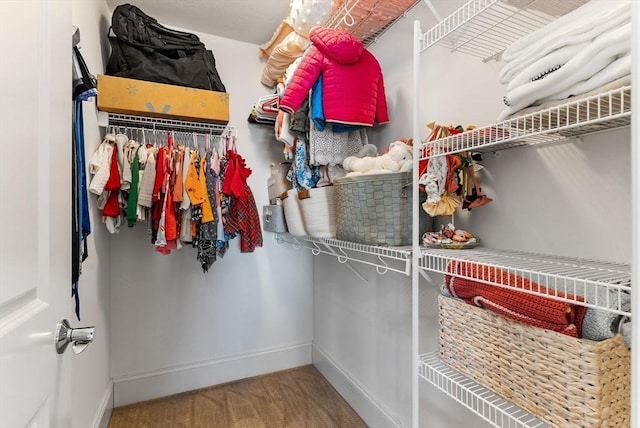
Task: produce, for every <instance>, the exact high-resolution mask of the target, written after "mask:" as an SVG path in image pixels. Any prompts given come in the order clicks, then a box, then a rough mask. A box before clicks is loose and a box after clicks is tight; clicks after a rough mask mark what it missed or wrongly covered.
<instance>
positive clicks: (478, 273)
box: [418, 248, 631, 317]
mask: <svg viewBox="0 0 640 428" xmlns="http://www.w3.org/2000/svg"><path fill="white" fill-rule="evenodd" d="M453 261H459V262H470V263H469V264H468V265H463V266H462V267H461V268H460V269H458V271H457V272H456V273H451V274H449V275H452V276H456V277H460V278H468V279H472V280H474V281H477V282H480V283H484V284H489V285H494V286H498V287H502V288H508V289H514V288H516V289H517V290H518V291H520V292H523V293H527V294H531V295H537V296H542V297H547V298H551V299H554V300H559V301H563V302H567V303H572V304H576V305H581V306H586V307H588V308H594V309H601V310H605V311H608V312H612V313H615V314H618V315H625V316H628V317H631V307H630V293H631V267H630V266H629V265H627V264H622V263H611V262H604V261H599V260H588V259H578V258H570V257H557V256H549V255H542V254H533V253H524V252H515V251H501V250H489V249H485V248H481V249H466V250H440V249H427V248H424V249H423V250H422V254H421V255H420V258H419V261H418V266H419V268H420V269H424V270H427V271H431V272H438V273H442V274H447V266H449V264H450V263H451V262H453ZM465 266H468V267H469V268H470V269H469V270H467V269H466V268H465ZM472 267H473V270H471V268H472ZM495 269H499V270H500V271H501V273H504V274H501V275H494V274H493V272H494V270H495ZM510 275H513V276H510ZM495 278H500V279H501V281H502V282H501V283H498V282H497V281H496V279H495ZM539 285H541V286H544V287H546V288H547V290H546V292H545V290H544V289H540V287H538V286H539ZM558 292H561V293H563V294H564V295H565V296H566V295H568V294H571V296H569V297H562V296H559V295H558ZM573 296H576V297H573ZM580 296H582V297H584V301H583V300H581V299H580Z"/></svg>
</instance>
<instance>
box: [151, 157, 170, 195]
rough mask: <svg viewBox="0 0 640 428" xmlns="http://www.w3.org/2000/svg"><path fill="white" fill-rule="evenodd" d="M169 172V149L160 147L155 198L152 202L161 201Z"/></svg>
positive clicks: (154, 184) (157, 159)
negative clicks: (161, 194)
mask: <svg viewBox="0 0 640 428" xmlns="http://www.w3.org/2000/svg"><path fill="white" fill-rule="evenodd" d="M166 172H167V148H166V147H160V148H159V149H158V156H157V158H156V180H155V182H154V183H153V197H152V198H151V200H152V201H153V202H157V201H159V200H161V198H160V193H161V192H162V191H163V190H164V184H165V183H164V180H165V178H166Z"/></svg>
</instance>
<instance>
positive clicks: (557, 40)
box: [499, 0, 631, 83]
mask: <svg viewBox="0 0 640 428" xmlns="http://www.w3.org/2000/svg"><path fill="white" fill-rule="evenodd" d="M630 21H631V2H630V1H629V0H618V1H609V0H592V1H590V2H588V3H587V4H585V5H583V6H581V7H579V8H578V9H575V10H574V11H573V12H570V13H568V14H566V15H564V16H562V17H560V18H558V19H556V20H555V21H553V22H552V23H550V24H548V25H546V26H544V27H542V28H540V29H539V30H537V31H534V32H533V33H530V34H528V35H527V36H524V37H522V38H520V39H519V40H517V41H516V42H514V43H513V44H512V45H511V46H509V47H508V48H507V49H505V51H504V52H503V54H502V59H503V61H505V62H507V63H508V64H507V65H506V66H505V67H504V68H503V69H502V70H501V71H500V74H499V78H500V82H501V83H508V82H509V81H510V80H511V79H512V78H513V76H514V75H515V74H516V73H518V72H519V71H521V70H522V69H524V68H525V67H527V66H528V65H530V64H533V63H535V62H536V61H538V60H539V59H541V58H543V57H545V56H547V55H548V54H549V53H551V52H553V51H555V50H556V49H559V48H561V47H563V46H568V45H574V44H579V43H584V42H588V41H590V40H592V39H594V38H595V37H597V36H599V35H600V34H602V33H605V32H608V31H610V30H612V29H615V28H618V27H620V26H622V25H624V24H626V23H629V22H630Z"/></svg>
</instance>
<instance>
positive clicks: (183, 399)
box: [108, 365, 366, 428]
mask: <svg viewBox="0 0 640 428" xmlns="http://www.w3.org/2000/svg"><path fill="white" fill-rule="evenodd" d="M272 427H273V428H281V427H287V428H320V427H322V428H333V427H336V428H360V427H366V424H365V423H364V422H363V421H362V419H360V417H359V416H358V414H357V413H356V412H355V411H354V410H353V409H352V408H351V407H350V406H349V405H348V404H347V402H346V401H345V400H344V399H343V398H342V397H341V396H340V395H339V394H338V392H337V391H336V390H335V389H334V388H333V387H332V386H331V384H329V382H328V381H327V380H326V379H325V378H324V377H323V376H322V375H321V374H320V372H319V371H318V370H317V369H316V368H315V367H314V366H312V365H309V366H303V367H297V368H295V369H290V370H284V371H280V372H276V373H270V374H267V375H262V376H257V377H253V378H249V379H243V380H239V381H235V382H230V383H226V384H223V385H216V386H212V387H209V388H203V389H199V390H196V391H190V392H185V393H182V394H177V395H173V396H170V397H165V398H159V399H156V400H151V401H146V402H142V403H136V404H131V405H128V406H123V407H118V408H115V409H114V410H113V413H112V415H111V420H110V421H109V427H108V428H272Z"/></svg>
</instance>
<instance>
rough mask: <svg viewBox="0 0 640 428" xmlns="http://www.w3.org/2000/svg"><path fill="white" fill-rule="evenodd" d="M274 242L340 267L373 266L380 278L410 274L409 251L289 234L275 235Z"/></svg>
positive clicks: (402, 248) (403, 248) (404, 248)
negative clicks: (324, 257) (329, 259)
mask: <svg viewBox="0 0 640 428" xmlns="http://www.w3.org/2000/svg"><path fill="white" fill-rule="evenodd" d="M275 238H276V241H278V242H279V243H287V244H291V245H293V246H294V247H296V248H305V249H307V250H310V251H311V253H312V254H313V255H315V256H317V255H318V254H327V255H330V256H333V257H336V258H337V259H338V262H340V263H346V262H348V261H354V262H358V263H363V264H366V265H369V266H374V267H375V268H376V271H377V272H378V274H381V275H382V274H385V273H386V272H387V271H393V272H399V273H402V274H404V275H407V276H408V275H409V274H410V273H411V247H377V246H373V245H365V244H358V243H355V242H348V241H340V240H338V239H328V238H313V237H311V236H293V235H290V234H288V233H277V234H275ZM371 256H373V257H371ZM372 260H373V261H372Z"/></svg>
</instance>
